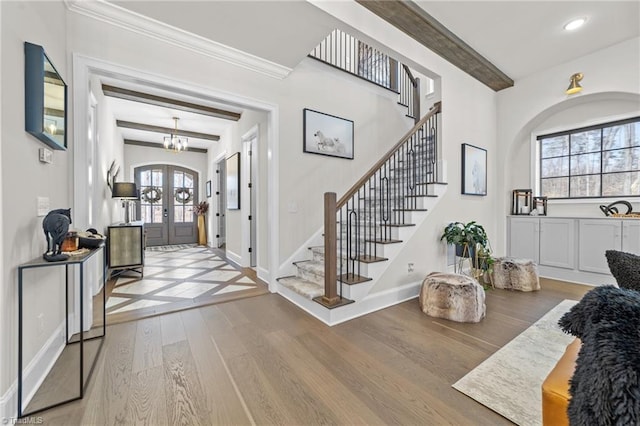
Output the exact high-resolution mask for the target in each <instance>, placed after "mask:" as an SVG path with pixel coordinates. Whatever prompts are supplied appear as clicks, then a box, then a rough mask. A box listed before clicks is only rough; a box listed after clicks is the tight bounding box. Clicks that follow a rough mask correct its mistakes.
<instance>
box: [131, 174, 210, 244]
mask: <svg viewBox="0 0 640 426" xmlns="http://www.w3.org/2000/svg"><path fill="white" fill-rule="evenodd" d="M135 181H136V185H137V186H138V188H140V202H139V203H138V205H137V213H138V215H137V216H138V217H139V218H140V220H142V221H143V222H144V226H145V231H146V235H147V245H148V246H160V245H168V244H190V243H195V242H197V241H198V225H197V222H196V216H195V214H194V213H193V206H194V205H195V204H196V203H197V202H198V174H197V173H196V172H195V171H193V170H190V169H186V168H184V167H179V166H170V165H166V164H158V165H151V166H142V167H137V168H136V169H135Z"/></svg>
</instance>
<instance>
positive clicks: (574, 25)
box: [564, 18, 587, 31]
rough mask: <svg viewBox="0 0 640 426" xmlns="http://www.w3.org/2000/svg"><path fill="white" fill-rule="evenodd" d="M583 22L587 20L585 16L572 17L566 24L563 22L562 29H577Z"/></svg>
mask: <svg viewBox="0 0 640 426" xmlns="http://www.w3.org/2000/svg"><path fill="white" fill-rule="evenodd" d="M585 22H587V18H577V19H572V20H571V21H569V22H568V23H567V24H565V26H564V29H565V30H567V31H573V30H577V29H578V28H580V27H581V26H583V25H584V23H585Z"/></svg>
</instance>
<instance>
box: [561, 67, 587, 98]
mask: <svg viewBox="0 0 640 426" xmlns="http://www.w3.org/2000/svg"><path fill="white" fill-rule="evenodd" d="M582 77H584V75H583V74H582V73H581V72H577V73H575V74H574V75H572V76H571V79H570V80H569V81H570V83H569V87H568V88H567V90H566V92H565V93H566V94H567V95H573V94H575V93H578V92H580V91H582V86H580V81H582Z"/></svg>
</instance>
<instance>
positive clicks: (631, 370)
mask: <svg viewBox="0 0 640 426" xmlns="http://www.w3.org/2000/svg"><path fill="white" fill-rule="evenodd" d="M639 323H640V292H638V291H635V290H629V289H624V288H618V287H613V286H600V287H596V288H594V289H593V290H591V291H589V292H588V293H587V294H585V295H584V296H583V298H582V300H580V302H579V303H578V304H577V305H576V306H574V307H573V308H572V309H571V310H570V311H569V312H568V313H566V314H565V315H563V317H562V318H561V319H560V321H559V322H558V324H559V325H560V327H561V328H562V329H563V330H564V331H565V332H566V333H569V334H571V335H573V336H575V337H578V338H580V340H581V342H582V347H581V348H580V352H579V353H578V359H577V360H576V368H575V371H574V373H573V376H572V377H571V381H570V387H569V394H570V395H571V399H570V400H569V407H568V409H567V414H568V417H569V423H570V424H572V425H595V424H598V425H638V424H640V380H638V378H639V377H640V351H639V350H638V345H637V342H638V324H639Z"/></svg>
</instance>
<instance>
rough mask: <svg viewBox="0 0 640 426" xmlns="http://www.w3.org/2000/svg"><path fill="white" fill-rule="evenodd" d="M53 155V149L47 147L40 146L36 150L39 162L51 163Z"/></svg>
mask: <svg viewBox="0 0 640 426" xmlns="http://www.w3.org/2000/svg"><path fill="white" fill-rule="evenodd" d="M52 157H53V151H51V150H50V149H47V148H40V149H39V150H38V159H39V160H40V162H41V163H47V164H50V163H51V159H52Z"/></svg>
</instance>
